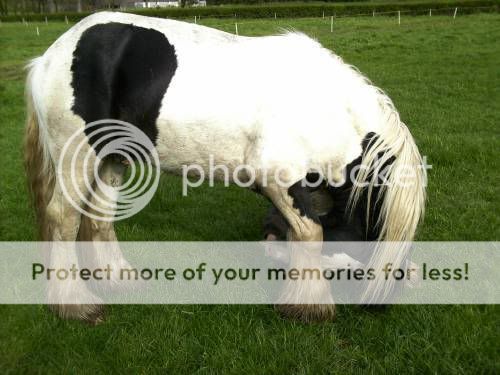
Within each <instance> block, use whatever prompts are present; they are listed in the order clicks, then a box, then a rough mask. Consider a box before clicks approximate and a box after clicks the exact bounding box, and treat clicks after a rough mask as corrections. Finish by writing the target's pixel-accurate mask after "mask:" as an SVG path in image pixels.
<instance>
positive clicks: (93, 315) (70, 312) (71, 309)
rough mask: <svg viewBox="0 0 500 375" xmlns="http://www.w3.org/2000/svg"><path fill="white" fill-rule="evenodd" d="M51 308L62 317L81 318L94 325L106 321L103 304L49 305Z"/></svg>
mask: <svg viewBox="0 0 500 375" xmlns="http://www.w3.org/2000/svg"><path fill="white" fill-rule="evenodd" d="M49 308H50V310H52V312H54V313H55V314H56V315H57V316H59V317H60V318H62V319H74V320H80V321H82V322H85V323H87V324H89V325H92V326H95V325H98V324H100V323H102V322H104V305H101V304H74V305H49Z"/></svg>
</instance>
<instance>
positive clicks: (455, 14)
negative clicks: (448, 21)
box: [453, 8, 458, 19]
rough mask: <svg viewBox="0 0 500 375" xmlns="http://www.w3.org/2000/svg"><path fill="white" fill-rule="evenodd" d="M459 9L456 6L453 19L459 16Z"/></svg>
mask: <svg viewBox="0 0 500 375" xmlns="http://www.w3.org/2000/svg"><path fill="white" fill-rule="evenodd" d="M457 10H458V8H455V13H453V19H455V18H456V17H457Z"/></svg>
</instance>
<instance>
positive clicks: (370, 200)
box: [25, 12, 426, 321]
mask: <svg viewBox="0 0 500 375" xmlns="http://www.w3.org/2000/svg"><path fill="white" fill-rule="evenodd" d="M28 68H29V74H28V78H27V89H26V96H27V107H28V118H27V129H26V142H25V159H26V160H25V161H26V167H27V175H28V179H29V184H30V187H31V189H32V192H33V196H34V201H35V207H36V212H37V219H38V225H39V228H40V236H41V239H42V240H45V241H76V240H77V239H80V240H87V241H88V240H92V241H115V240H116V235H115V232H114V230H113V224H112V221H111V220H97V219H95V218H91V217H87V216H85V215H82V214H81V213H80V211H79V210H77V209H76V208H75V207H74V205H72V204H70V203H69V202H68V199H67V197H66V196H65V194H63V191H62V188H61V182H63V180H64V179H69V178H71V179H73V180H74V181H76V183H77V185H78V188H79V190H80V191H84V192H85V191H86V190H85V189H88V185H86V184H84V182H83V181H84V180H85V179H92V178H94V177H93V175H92V170H90V169H88V170H85V169H84V168H79V171H80V172H77V174H76V175H74V174H73V175H71V173H70V171H69V170H66V169H64V168H65V166H64V165H63V170H62V173H56V166H58V165H59V161H60V158H61V150H62V149H63V147H64V145H65V143H66V142H67V140H68V139H69V138H70V137H71V136H72V135H73V134H74V133H75V131H77V130H78V129H82V128H85V127H86V124H88V123H91V122H93V121H97V120H102V119H118V120H122V121H126V122H129V123H131V124H134V125H135V126H136V127H138V128H139V129H140V130H141V131H142V132H144V133H145V134H146V135H147V137H149V139H150V140H151V141H152V142H153V144H154V148H155V150H156V151H157V154H158V155H159V161H160V166H161V169H162V170H164V171H167V172H172V173H179V172H180V171H181V168H182V166H183V165H190V164H197V165H200V166H202V167H203V168H208V167H207V165H208V164H207V162H208V160H209V159H210V157H213V158H214V161H215V163H216V164H218V165H225V166H227V168H229V171H234V170H235V169H236V168H237V166H239V165H246V166H250V167H252V168H253V170H255V171H256V178H255V183H254V187H255V188H256V189H257V190H259V192H261V193H262V194H263V195H265V196H266V197H267V198H269V199H270V200H271V201H272V203H273V204H274V206H275V207H277V209H278V210H279V211H280V213H281V214H282V215H283V217H284V218H285V219H286V221H287V223H288V224H289V228H290V230H289V235H288V239H289V240H293V241H322V240H323V235H322V227H321V225H320V221H319V219H318V216H317V214H316V213H315V212H314V210H313V209H311V199H310V197H309V195H308V194H307V193H306V191H305V190H304V189H305V188H304V187H303V185H302V184H300V182H301V181H302V180H303V179H304V178H305V177H306V176H307V175H308V174H309V173H311V172H312V171H314V173H317V174H319V175H321V176H329V178H328V183H329V184H330V185H329V188H330V187H331V186H334V185H335V184H336V186H337V187H335V188H333V187H332V192H335V191H336V192H338V191H342V192H344V193H343V194H344V195H343V197H344V198H346V197H348V199H347V198H346V199H345V202H344V205H345V211H346V214H347V215H351V216H353V217H357V218H358V219H359V218H361V220H362V221H363V220H364V223H365V224H364V228H365V229H366V233H367V239H375V240H377V241H380V243H382V242H384V243H386V242H390V241H411V240H413V238H414V235H415V231H416V229H417V225H418V223H419V220H420V219H421V217H422V215H423V211H424V200H425V187H424V186H425V183H424V182H425V177H426V176H425V171H424V170H423V169H422V168H421V164H422V160H421V156H420V154H419V151H418V149H417V146H416V145H415V142H414V140H413V138H412V136H411V134H410V132H409V130H408V128H407V127H406V126H405V125H404V124H403V122H402V121H401V120H400V117H399V115H398V112H397V111H396V109H395V108H394V106H393V104H392V102H391V100H390V99H389V98H388V97H387V96H386V95H385V94H384V93H383V92H382V91H381V90H380V89H378V88H377V87H375V86H373V85H372V84H371V83H370V82H369V81H368V80H367V79H366V78H365V77H364V76H363V75H361V74H360V73H359V72H358V71H357V70H356V69H354V68H353V67H352V66H350V65H348V64H346V63H344V62H343V61H342V59H341V58H340V57H338V56H336V55H335V54H333V53H332V52H331V51H329V50H328V49H325V48H324V47H322V46H321V45H320V44H319V43H318V42H317V41H315V40H313V39H311V38H309V37H307V36H306V35H304V34H301V33H296V32H287V33H284V34H282V35H274V36H265V37H242V36H236V35H232V34H229V33H225V32H222V31H218V30H215V29H211V28H208V27H204V26H199V25H194V24H190V23H185V22H179V21H174V20H165V19H158V18H149V17H144V16H138V15H132V14H123V13H115V12H102V13H96V14H94V15H91V16H89V17H87V18H85V19H84V20H82V21H81V22H79V23H78V24H76V25H75V26H73V27H72V28H71V29H69V30H68V31H67V32H66V33H64V34H63V35H62V36H61V37H59V39H57V41H56V42H54V44H52V46H50V47H49V48H48V49H47V51H46V52H45V53H44V54H43V55H42V56H41V57H38V58H36V59H34V60H32V62H31V63H30V64H29V67H28ZM102 126H106V125H102ZM80 137H81V139H82V140H83V141H84V148H85V149H87V151H90V152H91V153H93V154H94V162H96V160H97V159H96V157H95V153H96V151H97V150H93V149H92V147H93V146H92V144H93V143H92V142H90V139H86V133H81V135H80ZM97 162H98V163H99V176H100V178H102V179H103V180H104V181H107V183H109V185H111V186H118V185H119V184H120V183H122V181H123V171H124V167H123V165H122V164H121V163H120V161H119V160H117V159H113V158H106V159H103V160H97ZM381 166H383V167H384V169H385V170H386V172H387V173H386V176H387V181H385V183H384V184H382V185H379V184H377V177H376V175H377V172H378V171H379V169H381ZM353 167H360V168H359V169H358V172H357V173H356V174H355V175H356V181H357V182H360V183H352V182H349V181H346V180H345V179H344V172H345V171H346V170H350V169H352V168H353ZM68 168H69V167H68ZM408 169H409V170H410V172H411V173H410V175H411V177H412V178H411V182H412V183H409V184H408V183H406V184H398V183H396V182H397V181H396V180H397V178H398V177H400V176H401V175H406V176H408ZM277 170H280V180H281V181H282V182H285V183H286V184H285V186H283V184H278V183H277V182H276V181H273V180H272V179H271V180H270V181H263V179H264V177H263V176H264V175H265V176H270V175H272V173H273V172H274V171H277ZM264 172H265V173H264ZM402 185H404V186H402ZM335 189H337V190H335ZM346 192H347V195H345V194H346ZM69 194H73V196H72V197H71V198H72V199H73V200H75V201H76V202H80V204H82V205H83V204H84V203H83V201H82V199H81V197H80V196H78V195H77V194H76V193H75V192H73V191H69ZM93 203H94V204H95V205H96V206H97V207H99V204H102V203H100V202H99V201H98V200H95V201H93ZM402 253H404V250H403V251H402ZM387 254H388V252H384V251H382V250H380V249H379V250H375V252H374V254H373V256H372V259H371V263H372V264H374V265H376V264H384V262H391V263H393V265H394V267H397V265H398V264H399V263H400V262H401V261H402V259H403V256H394V257H388V256H387ZM93 256H95V257H98V258H100V259H101V260H103V261H104V262H111V263H116V262H118V261H121V260H120V253H119V250H118V249H117V250H116V251H114V252H109V253H106V254H97V253H96V254H93ZM107 257H109V258H110V259H107ZM53 258H56V259H53ZM50 262H51V264H57V262H78V258H77V256H76V253H75V251H69V250H68V251H67V252H66V253H64V254H61V253H58V255H57V256H55V255H54V254H52V257H51V259H50ZM77 284H78V283H77ZM54 288H56V290H52V291H49V293H51V296H52V299H51V300H52V303H51V307H52V309H53V310H54V311H55V312H56V313H58V314H59V315H60V316H62V317H65V318H73V319H82V320H89V321H99V320H100V319H101V314H102V311H101V308H102V307H101V305H100V300H99V298H98V297H97V296H96V297H95V298H94V299H92V295H93V292H92V291H90V290H89V288H87V287H86V285H83V284H82V285H72V286H71V287H67V286H65V285H62V284H61V285H56V286H54ZM77 295H80V296H81V295H85V296H86V297H89V296H90V298H86V299H85V300H89V299H90V300H95V303H86V304H78V303H75V304H71V303H67V301H68V300H70V301H71V300H73V299H72V298H71V297H72V296H74V297H75V298H74V300H75V301H77V300H78V298H77V297H78V296H77ZM58 296H60V299H58V298H59V297H58ZM54 301H55V302H54ZM58 301H61V302H60V303H58ZM282 310H283V312H284V313H285V314H288V315H294V316H297V317H299V318H301V319H303V320H315V319H327V318H331V317H332V315H333V306H331V305H322V304H314V303H311V304H306V305H300V306H292V305H289V306H287V305H283V306H282Z"/></svg>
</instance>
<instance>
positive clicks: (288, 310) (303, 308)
mask: <svg viewBox="0 0 500 375" xmlns="http://www.w3.org/2000/svg"><path fill="white" fill-rule="evenodd" d="M275 308H276V310H277V311H278V312H279V313H280V315H281V316H283V317H285V318H289V319H294V320H299V321H301V322H303V323H315V322H325V321H332V320H334V319H335V305H333V304H313V305H292V304H283V305H276V306H275Z"/></svg>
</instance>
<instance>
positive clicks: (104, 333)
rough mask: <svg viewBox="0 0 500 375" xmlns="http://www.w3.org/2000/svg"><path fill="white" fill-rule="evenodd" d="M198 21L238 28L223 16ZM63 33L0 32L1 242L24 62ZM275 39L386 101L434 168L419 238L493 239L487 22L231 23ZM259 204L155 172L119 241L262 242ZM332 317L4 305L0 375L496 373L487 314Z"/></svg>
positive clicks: (496, 25)
mask: <svg viewBox="0 0 500 375" xmlns="http://www.w3.org/2000/svg"><path fill="white" fill-rule="evenodd" d="M190 21H191V20H190ZM200 23H201V24H203V25H207V26H213V27H217V28H220V29H222V30H225V31H229V32H234V31H235V24H234V21H231V20H220V19H202V20H201V21H200ZM70 26H71V25H67V24H65V23H63V22H61V23H49V25H45V24H44V23H39V24H29V25H27V26H26V25H22V24H20V23H16V24H14V23H3V24H1V25H0V103H1V104H0V119H1V125H0V160H1V166H2V167H1V168H0V187H1V189H0V240H1V241H30V240H35V229H34V228H35V226H34V222H33V220H34V217H33V213H32V210H31V208H30V203H29V201H28V194H27V190H26V187H25V179H24V171H23V167H22V158H23V157H22V147H21V144H22V138H23V128H24V104H23V103H24V102H23V85H24V78H25V76H24V71H23V66H24V64H25V63H26V61H27V60H28V59H29V58H32V57H35V56H37V55H39V54H41V53H43V51H44V50H45V49H46V48H47V47H48V46H49V45H50V44H51V43H52V42H53V41H54V40H55V39H56V38H57V37H58V36H59V35H61V34H62V33H63V32H64V31H65V30H67V29H68V28H69V27H70ZM36 27H38V29H39V33H40V35H39V36H37V34H36ZM281 28H294V29H297V30H300V31H303V32H305V33H307V34H308V35H311V36H313V37H315V38H317V39H318V40H319V41H320V42H321V43H322V44H323V45H324V46H325V47H327V48H330V49H332V50H334V51H335V52H336V53H337V54H339V55H340V56H342V57H343V58H344V59H345V60H346V61H347V62H349V63H350V64H353V65H355V66H356V67H358V68H359V69H360V71H361V72H363V73H364V74H365V75H367V76H368V77H369V78H370V79H371V80H372V81H373V82H374V83H375V84H376V85H378V86H380V87H381V88H383V89H384V90H385V91H386V92H387V93H388V94H389V96H390V97H391V98H392V99H393V100H394V102H395V104H396V107H397V108H398V110H399V111H400V113H401V117H402V119H403V120H404V121H405V122H406V123H407V124H408V125H409V127H410V129H411V131H412V134H413V135H414V137H415V138H416V141H417V144H418V146H419V148H420V150H421V153H422V154H423V155H426V156H427V159H428V162H429V163H430V164H432V165H433V169H432V170H430V171H429V187H428V204H427V207H428V209H427V214H426V218H425V223H424V225H423V226H422V227H421V228H420V231H419V233H418V238H417V239H418V240H420V241H452V240H454V241H459V240H464V241H488V240H499V239H500V223H499V215H498V213H499V212H500V207H499V199H498V194H499V191H498V185H499V181H498V171H499V170H500V165H499V159H498V150H499V143H500V142H499V130H498V124H499V117H498V113H499V108H498V106H499V99H500V98H499V95H498V87H500V81H499V75H498V63H499V61H500V45H499V44H498V40H499V39H500V16H499V15H498V14H484V15H470V16H462V17H457V18H456V19H453V18H452V17H450V16H433V17H424V16H421V17H405V18H403V19H402V21H401V25H398V24H397V19H396V18H395V17H375V18H372V17H359V18H343V19H336V20H335V22H334V28H333V33H331V32H330V20H329V19H321V18H316V19H312V18H309V19H278V20H274V19H270V20H269V19H268V20H244V21H241V23H239V24H238V31H239V34H240V35H252V36H257V35H267V34H272V33H276V32H279V31H280V29H281ZM259 58H263V59H265V56H261V57H259ZM200 69H203V62H200ZM207 74H210V72H207ZM242 74H244V72H242ZM241 89H242V90H244V89H245V88H244V87H242V88H241ZM214 90H217V88H216V87H214ZM234 94H235V95H238V93H237V92H236V93H234ZM192 105H193V106H195V105H196V103H192ZM267 207H268V203H267V202H266V201H265V200H264V199H263V198H262V197H260V196H258V195H256V194H253V193H251V192H249V191H244V190H241V189H239V188H236V187H231V188H224V187H222V186H216V187H214V188H210V187H208V186H202V187H200V188H196V189H192V190H190V192H189V194H188V196H187V197H182V195H181V181H180V179H179V178H175V177H171V176H163V177H162V181H161V185H160V189H159V191H158V192H157V194H156V196H155V198H154V199H153V201H152V202H151V203H150V204H149V206H148V207H147V208H146V209H145V210H143V211H142V212H140V213H139V214H138V215H136V216H134V217H132V218H130V219H128V220H126V221H124V222H119V223H118V224H117V225H116V229H117V234H118V237H119V239H120V240H124V241H126V240H135V241H148V240H157V241H173V240H207V241H214V240H219V241H236V240H249V241H252V240H260V239H261V223H262V219H263V216H264V214H265V212H266V209H267ZM337 311H338V313H337V320H336V321H335V322H333V323H324V324H313V325H305V324H301V323H297V322H293V321H286V320H282V319H280V318H279V317H278V315H277V314H276V313H275V311H274V310H273V308H272V307H271V306H218V305H216V306H109V307H108V308H107V321H106V322H105V323H104V324H102V325H100V326H97V327H95V328H89V327H87V326H85V325H83V324H82V323H79V322H68V321H62V320H59V319H57V318H56V317H54V316H53V315H51V314H50V313H49V312H48V311H47V309H46V307H44V306H0V314H1V316H2V319H1V321H0V332H1V336H0V371H1V372H2V373H4V372H21V373H25V372H34V371H35V370H36V371H35V372H48V371H54V372H68V371H79V372H105V371H113V372H118V371H119V370H120V369H128V370H134V371H137V372H141V373H146V372H149V371H155V370H156V371H159V370H168V371H169V372H173V373H175V372H183V373H184V372H188V373H193V372H197V373H213V372H219V371H226V372H231V373H236V372H247V373H283V372H292V373H324V372H332V373H345V372H348V373H353V372H358V371H367V372H389V373H401V372H406V371H408V372H412V373H421V372H423V373H429V372H433V373H434V372H446V373H449V372H453V373H498V372H499V371H500V363H499V361H498V326H499V325H500V319H499V316H500V314H499V312H500V311H499V309H498V307H496V306H444V305H440V306H393V307H391V308H390V309H389V310H388V311H387V312H368V311H364V310H362V309H360V308H359V307H357V306H338V309H337Z"/></svg>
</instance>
